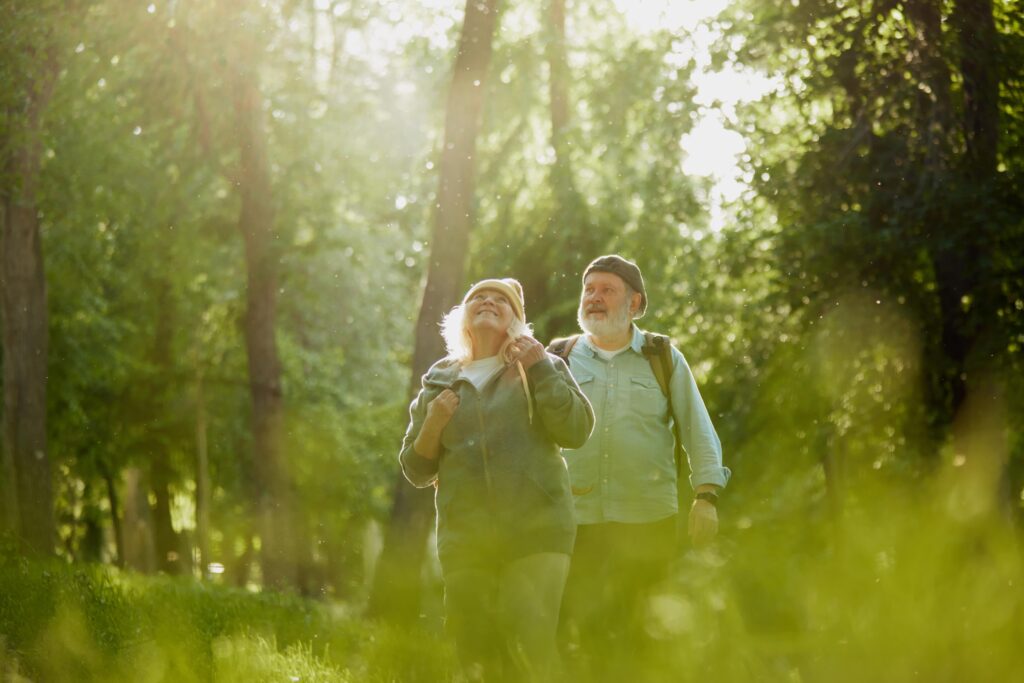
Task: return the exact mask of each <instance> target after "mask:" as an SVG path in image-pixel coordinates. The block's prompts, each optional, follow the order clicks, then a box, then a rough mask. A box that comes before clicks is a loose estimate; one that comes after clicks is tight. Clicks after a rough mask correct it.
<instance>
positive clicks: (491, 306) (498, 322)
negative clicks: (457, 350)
mask: <svg viewBox="0 0 1024 683" xmlns="http://www.w3.org/2000/svg"><path fill="white" fill-rule="evenodd" d="M513 317H515V312H514V311H513V309H512V304H511V303H510V302H509V300H508V297H506V296H505V295H504V294H502V293H501V292H499V291H497V290H494V289H481V290H480V291H479V292H477V293H476V294H474V295H473V297H472V298H471V299H470V300H469V301H467V302H466V320H467V321H468V325H469V331H470V334H471V335H472V333H474V332H483V331H490V332H500V333H502V334H504V333H507V332H508V328H509V327H510V326H511V325H512V318H513Z"/></svg>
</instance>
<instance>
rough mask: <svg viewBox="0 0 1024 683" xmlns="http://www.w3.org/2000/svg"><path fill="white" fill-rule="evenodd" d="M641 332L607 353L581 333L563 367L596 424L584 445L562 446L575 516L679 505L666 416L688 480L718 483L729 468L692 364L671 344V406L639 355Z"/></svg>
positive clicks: (587, 518) (618, 515) (620, 518)
mask: <svg viewBox="0 0 1024 683" xmlns="http://www.w3.org/2000/svg"><path fill="white" fill-rule="evenodd" d="M643 345H644V334H643V332H642V331H641V330H640V329H638V328H637V327H636V326H635V325H634V326H633V339H632V341H631V342H630V345H629V348H628V349H626V350H625V351H623V352H622V353H620V354H618V355H616V356H614V357H613V358H611V359H610V360H605V359H604V358H602V357H601V356H600V355H599V354H598V353H597V352H596V351H595V348H594V346H593V345H592V344H591V342H590V340H589V339H588V338H587V335H585V334H584V335H582V336H581V337H580V338H579V340H578V341H577V343H576V344H575V345H574V346H573V348H572V351H571V352H570V354H569V370H570V371H571V372H572V375H573V377H575V379H576V381H577V383H579V385H580V389H582V390H583V393H584V394H586V396H587V398H588V399H589V400H590V404H591V405H592V406H593V407H594V415H595V418H596V422H595V427H594V432H593V434H591V436H590V439H589V440H588V441H587V443H586V444H585V445H584V446H583V447H582V448H578V449H575V450H563V452H562V454H563V455H564V456H565V459H566V462H568V464H569V476H570V478H571V480H572V489H573V494H574V495H573V498H574V500H575V502H576V521H577V523H578V524H598V523H601V522H626V523H646V522H655V521H658V520H661V519H665V518H666V517H669V516H671V515H673V514H675V513H676V512H678V509H679V505H678V496H677V484H676V464H675V455H674V452H673V443H674V441H673V436H672V424H671V422H670V419H674V420H675V421H676V423H678V424H679V426H680V429H679V433H680V436H681V438H682V442H683V448H684V449H685V450H686V458H687V462H688V464H689V467H690V485H691V486H693V487H697V486H700V485H701V484H715V485H717V486H721V487H724V486H725V485H726V483H728V481H729V476H730V474H731V473H730V471H729V468H727V467H724V466H723V465H722V444H721V442H720V441H719V439H718V434H716V433H715V428H714V425H712V424H711V416H710V415H708V410H707V408H706V407H705V406H704V400H703V399H702V398H701V396H700V391H698V389H697V382H696V381H695V380H694V378H693V373H692V372H691V371H690V366H689V365H688V364H687V362H686V359H685V358H684V357H683V354H682V353H680V351H679V350H678V349H677V348H675V347H674V346H673V347H672V368H673V370H672V379H671V381H670V383H669V389H670V392H671V394H672V412H673V415H672V416H671V418H670V416H669V409H668V400H667V399H666V398H665V395H664V394H663V393H662V392H661V388H660V387H659V386H658V380H657V378H656V377H655V376H654V371H653V370H652V369H651V364H650V361H648V359H647V357H646V356H644V355H643V353H642V349H643Z"/></svg>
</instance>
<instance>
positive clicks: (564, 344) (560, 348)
mask: <svg viewBox="0 0 1024 683" xmlns="http://www.w3.org/2000/svg"><path fill="white" fill-rule="evenodd" d="M579 339H580V335H578V334H574V335H572V336H570V337H559V338H558V339H552V340H551V343H550V344H548V347H547V351H548V353H553V354H555V355H556V356H558V357H559V358H561V359H562V360H564V361H565V364H566V365H568V364H569V354H570V353H572V347H574V346H576V342H578V341H579Z"/></svg>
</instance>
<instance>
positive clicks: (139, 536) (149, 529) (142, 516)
mask: <svg viewBox="0 0 1024 683" xmlns="http://www.w3.org/2000/svg"><path fill="white" fill-rule="evenodd" d="M124 490H125V495H124V527H123V532H122V533H123V534H124V565H125V566H126V567H129V568H131V569H134V570H136V571H139V572H144V573H147V574H148V573H151V572H152V571H153V570H154V569H156V553H155V550H154V548H153V525H152V523H151V520H150V515H149V502H148V501H147V500H146V497H147V492H148V491H149V487H148V486H147V485H146V481H145V476H144V474H143V471H142V470H141V469H139V468H138V467H129V468H128V469H126V470H125V471H124Z"/></svg>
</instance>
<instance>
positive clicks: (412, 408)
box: [398, 388, 441, 489]
mask: <svg viewBox="0 0 1024 683" xmlns="http://www.w3.org/2000/svg"><path fill="white" fill-rule="evenodd" d="M429 402H430V401H429V400H428V399H427V390H426V388H422V389H420V393H419V394H417V395H416V398H415V399H413V402H412V403H411V404H410V405H409V426H408V428H406V430H405V437H404V438H403V439H402V450H401V451H400V452H399V454H398V460H399V462H400V463H401V464H402V474H404V475H405V478H406V479H408V480H409V483H410V484H412V485H413V486H415V487H416V488H420V489H421V488H426V487H427V486H430V485H431V484H433V483H434V481H435V480H436V479H437V468H438V464H439V463H440V460H441V459H440V458H435V459H433V460H430V459H428V458H424V457H423V456H422V455H420V454H419V453H417V452H416V449H415V448H414V447H413V444H414V443H415V442H416V437H417V436H419V433H420V427H422V426H423V420H424V419H425V418H426V416H427V404H428V403H429Z"/></svg>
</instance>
